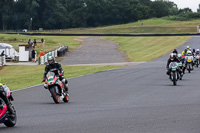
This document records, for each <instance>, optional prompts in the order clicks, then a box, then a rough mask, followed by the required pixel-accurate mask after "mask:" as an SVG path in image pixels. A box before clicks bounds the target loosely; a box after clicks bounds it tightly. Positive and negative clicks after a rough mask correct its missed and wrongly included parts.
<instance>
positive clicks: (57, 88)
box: [44, 72, 69, 104]
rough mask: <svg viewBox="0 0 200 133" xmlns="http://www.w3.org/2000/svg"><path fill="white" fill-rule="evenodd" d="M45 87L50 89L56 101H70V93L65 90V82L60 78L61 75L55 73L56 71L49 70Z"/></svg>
mask: <svg viewBox="0 0 200 133" xmlns="http://www.w3.org/2000/svg"><path fill="white" fill-rule="evenodd" d="M46 77H47V78H46V80H45V84H44V88H46V89H48V90H49V91H50V93H51V96H52V98H53V100H54V102H55V103H57V104H58V103H60V101H61V100H63V101H64V102H68V101H69V95H68V93H66V91H65V87H64V85H63V82H62V81H60V80H59V76H57V75H55V73H54V72H48V73H47V76H46Z"/></svg>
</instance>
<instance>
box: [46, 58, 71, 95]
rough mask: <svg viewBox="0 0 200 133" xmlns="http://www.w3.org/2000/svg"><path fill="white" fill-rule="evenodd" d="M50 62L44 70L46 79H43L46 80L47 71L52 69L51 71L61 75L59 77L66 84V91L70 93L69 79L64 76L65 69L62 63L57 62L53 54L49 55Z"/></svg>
mask: <svg viewBox="0 0 200 133" xmlns="http://www.w3.org/2000/svg"><path fill="white" fill-rule="evenodd" d="M48 63H49V64H47V65H46V67H45V72H44V79H43V81H45V79H46V75H47V73H48V72H49V71H50V72H54V73H55V75H59V79H60V81H62V83H63V84H64V87H65V90H66V93H67V94H68V90H69V88H68V81H67V79H65V77H64V71H63V69H62V67H61V65H60V64H59V63H57V62H55V60H54V57H52V56H49V57H48Z"/></svg>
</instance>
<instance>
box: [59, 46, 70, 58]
mask: <svg viewBox="0 0 200 133" xmlns="http://www.w3.org/2000/svg"><path fill="white" fill-rule="evenodd" d="M67 51H68V47H67V46H64V47H62V48H60V49H58V52H57V54H58V57H61V56H64V55H65V53H66V52H67Z"/></svg>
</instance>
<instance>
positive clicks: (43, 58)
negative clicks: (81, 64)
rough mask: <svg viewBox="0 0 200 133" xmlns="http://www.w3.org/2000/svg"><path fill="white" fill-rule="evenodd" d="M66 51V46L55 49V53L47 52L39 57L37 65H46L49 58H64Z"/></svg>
mask: <svg viewBox="0 0 200 133" xmlns="http://www.w3.org/2000/svg"><path fill="white" fill-rule="evenodd" d="M67 51H68V46H62V47H60V48H58V49H56V50H55V51H51V52H48V53H47V54H45V55H44V56H41V57H40V59H39V65H44V64H45V63H48V57H49V56H53V57H54V58H56V57H61V56H64V55H65V53H66V52H67Z"/></svg>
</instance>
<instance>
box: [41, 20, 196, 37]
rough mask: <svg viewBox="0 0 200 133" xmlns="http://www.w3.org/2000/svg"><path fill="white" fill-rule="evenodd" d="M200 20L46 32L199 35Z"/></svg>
mask: <svg viewBox="0 0 200 133" xmlns="http://www.w3.org/2000/svg"><path fill="white" fill-rule="evenodd" d="M199 22H200V19H198V20H190V21H173V20H168V19H167V18H153V19H148V20H140V21H138V22H134V23H128V24H121V25H113V26H104V27H97V28H73V29H66V30H62V31H57V30H51V31H47V30H46V31H45V32H54V33H55V32H56V33H69V34H73V33H74V34H172V33H177V34H178V33H179V34H180V33H197V25H199ZM141 23H143V25H141Z"/></svg>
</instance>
